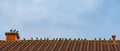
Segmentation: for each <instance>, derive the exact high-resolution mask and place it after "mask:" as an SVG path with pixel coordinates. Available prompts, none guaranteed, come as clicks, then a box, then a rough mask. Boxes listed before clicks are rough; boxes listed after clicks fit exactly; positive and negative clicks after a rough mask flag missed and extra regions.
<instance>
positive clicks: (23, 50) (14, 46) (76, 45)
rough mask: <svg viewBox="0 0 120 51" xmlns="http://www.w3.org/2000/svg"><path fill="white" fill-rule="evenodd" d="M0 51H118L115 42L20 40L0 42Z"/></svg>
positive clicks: (119, 47) (118, 44)
mask: <svg viewBox="0 0 120 51" xmlns="http://www.w3.org/2000/svg"><path fill="white" fill-rule="evenodd" d="M0 50H1V51H8V50H9V51H120V41H119V40H116V42H115V43H113V41H112V40H20V41H12V42H10V41H0Z"/></svg>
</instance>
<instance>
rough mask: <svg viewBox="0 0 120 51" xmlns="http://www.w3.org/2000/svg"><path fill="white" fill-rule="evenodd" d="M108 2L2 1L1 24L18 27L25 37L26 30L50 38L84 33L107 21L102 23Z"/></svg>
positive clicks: (101, 26) (0, 3) (101, 0)
mask: <svg viewBox="0 0 120 51" xmlns="http://www.w3.org/2000/svg"><path fill="white" fill-rule="evenodd" d="M109 4H111V2H109ZM109 4H106V1H103V0H17V1H16V0H12V1H9V0H2V1H1V2H0V11H1V12H0V16H1V19H0V20H2V21H1V22H0V23H2V22H4V24H2V26H3V25H6V26H4V27H7V28H6V29H5V30H8V29H11V28H17V29H19V30H20V31H21V32H22V33H23V34H21V35H22V36H23V37H25V36H27V35H25V34H27V33H28V34H31V36H37V35H42V36H47V35H49V37H52V35H54V37H58V36H57V35H59V37H62V36H64V35H65V36H64V37H68V36H67V35H70V33H74V34H76V35H79V34H84V35H83V36H85V34H87V33H93V32H97V31H99V30H98V29H100V31H102V30H103V29H102V28H103V27H105V25H104V24H106V23H107V21H106V22H105V23H103V22H104V21H105V20H107V19H108V17H109V16H111V15H109V13H108V12H109V11H110V10H109V9H108V8H110V7H111V6H109ZM107 6H108V7H107ZM111 10H113V11H114V9H111ZM117 10H118V9H117ZM113 11H111V12H113ZM111 12H110V13H111ZM108 15H109V16H108ZM117 15H118V14H117ZM108 22H109V21H108ZM98 26H99V27H100V28H98ZM107 26H108V25H107ZM3 29H4V28H3ZM94 30H96V31H94ZM40 32H41V34H39V33H40ZM44 32H49V33H45V34H44ZM58 32H63V33H61V34H59V33H58ZM68 32H69V33H68ZM102 32H103V31H102ZM66 33H68V34H67V35H66ZM74 34H72V35H74ZM61 35H62V36H61ZM72 35H70V37H72ZM42 36H40V37H42ZM96 36H97V35H96ZM27 37H28V36H27ZM74 37H77V36H74Z"/></svg>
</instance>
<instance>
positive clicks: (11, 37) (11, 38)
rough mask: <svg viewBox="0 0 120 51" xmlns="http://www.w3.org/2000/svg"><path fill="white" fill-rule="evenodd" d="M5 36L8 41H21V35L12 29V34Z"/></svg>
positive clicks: (7, 33) (8, 33)
mask: <svg viewBox="0 0 120 51" xmlns="http://www.w3.org/2000/svg"><path fill="white" fill-rule="evenodd" d="M5 35H6V41H17V40H18V39H19V33H18V31H16V29H14V30H12V29H11V30H10V32H5Z"/></svg>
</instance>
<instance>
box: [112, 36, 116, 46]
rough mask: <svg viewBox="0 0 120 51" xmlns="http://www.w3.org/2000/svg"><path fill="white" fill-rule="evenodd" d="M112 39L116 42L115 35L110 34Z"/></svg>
mask: <svg viewBox="0 0 120 51" xmlns="http://www.w3.org/2000/svg"><path fill="white" fill-rule="evenodd" d="M112 41H113V43H114V44H115V43H116V35H112Z"/></svg>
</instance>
